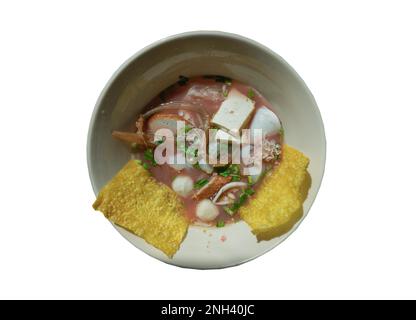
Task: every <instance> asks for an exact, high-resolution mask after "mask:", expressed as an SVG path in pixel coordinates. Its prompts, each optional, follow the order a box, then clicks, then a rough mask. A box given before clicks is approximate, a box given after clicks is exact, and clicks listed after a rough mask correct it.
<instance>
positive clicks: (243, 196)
mask: <svg viewBox="0 0 416 320" xmlns="http://www.w3.org/2000/svg"><path fill="white" fill-rule="evenodd" d="M247 198H248V194H247V193H245V192H243V193H242V194H241V195H240V199H239V201H238V204H239V205H240V206H241V205H242V204H243V203H244V202H245V201H246V200H247Z"/></svg>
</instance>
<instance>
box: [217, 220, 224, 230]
mask: <svg viewBox="0 0 416 320" xmlns="http://www.w3.org/2000/svg"><path fill="white" fill-rule="evenodd" d="M224 226H225V222H224V221H223V220H218V222H217V228H222V227H224Z"/></svg>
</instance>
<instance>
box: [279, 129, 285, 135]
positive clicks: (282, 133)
mask: <svg viewBox="0 0 416 320" xmlns="http://www.w3.org/2000/svg"><path fill="white" fill-rule="evenodd" d="M279 134H280V135H281V136H282V137H283V136H284V135H285V129H283V128H280V130H279Z"/></svg>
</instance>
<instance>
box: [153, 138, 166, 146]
mask: <svg viewBox="0 0 416 320" xmlns="http://www.w3.org/2000/svg"><path fill="white" fill-rule="evenodd" d="M163 142H165V140H164V139H160V140H157V141H155V144H156V145H157V146H158V145H161V144H162V143H163Z"/></svg>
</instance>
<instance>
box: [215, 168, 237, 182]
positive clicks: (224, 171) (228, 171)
mask: <svg viewBox="0 0 416 320" xmlns="http://www.w3.org/2000/svg"><path fill="white" fill-rule="evenodd" d="M219 175H220V176H223V177H228V176H233V177H234V176H238V177H240V167H239V166H238V165H237V164H230V165H229V166H227V167H225V168H221V169H220V172H219ZM236 181H239V180H236Z"/></svg>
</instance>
